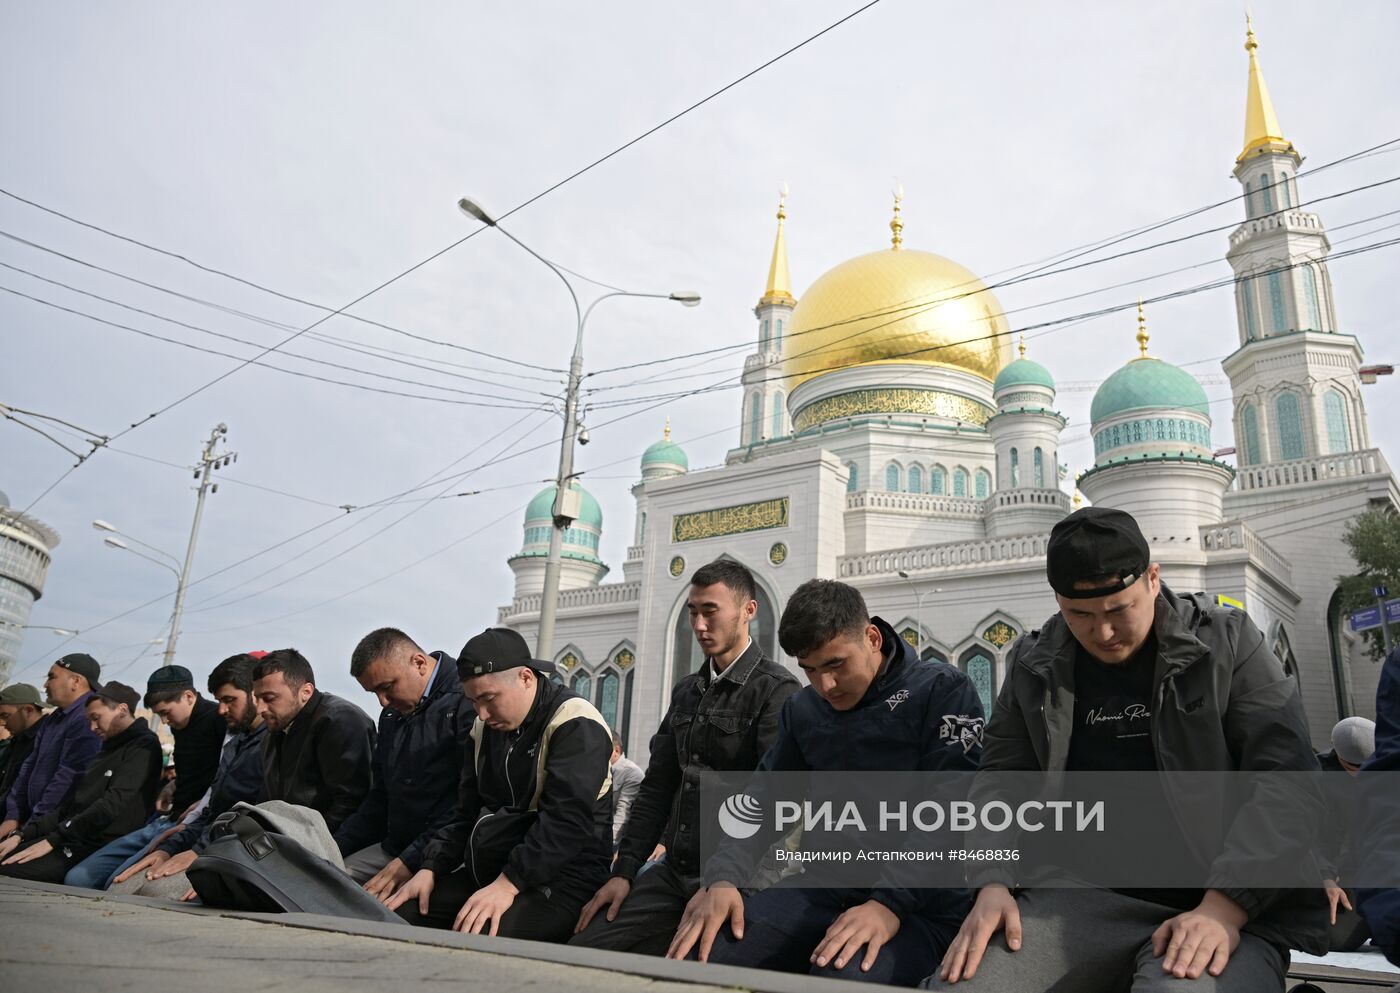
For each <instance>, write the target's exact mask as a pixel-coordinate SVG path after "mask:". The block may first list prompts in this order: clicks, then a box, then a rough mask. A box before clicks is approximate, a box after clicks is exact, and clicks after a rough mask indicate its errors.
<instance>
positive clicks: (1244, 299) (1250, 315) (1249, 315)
mask: <svg viewBox="0 0 1400 993" xmlns="http://www.w3.org/2000/svg"><path fill="white" fill-rule="evenodd" d="M1235 292H1236V293H1238V294H1239V297H1240V304H1241V306H1242V307H1243V308H1244V333H1245V337H1247V338H1248V339H1249V340H1250V341H1253V340H1254V339H1255V338H1258V337H1259V316H1258V315H1257V314H1256V313H1255V312H1254V281H1253V280H1250V279H1241V280H1240V281H1239V282H1237V283H1236V284H1235Z"/></svg>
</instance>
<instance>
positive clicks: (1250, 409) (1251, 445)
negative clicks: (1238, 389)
mask: <svg viewBox="0 0 1400 993" xmlns="http://www.w3.org/2000/svg"><path fill="white" fill-rule="evenodd" d="M1240 423H1241V424H1243V425H1244V464H1245V465H1254V464H1256V463H1257V462H1259V461H1260V458H1259V413H1258V411H1256V410H1255V409H1254V404H1252V403H1247V404H1245V405H1244V410H1242V411H1240Z"/></svg>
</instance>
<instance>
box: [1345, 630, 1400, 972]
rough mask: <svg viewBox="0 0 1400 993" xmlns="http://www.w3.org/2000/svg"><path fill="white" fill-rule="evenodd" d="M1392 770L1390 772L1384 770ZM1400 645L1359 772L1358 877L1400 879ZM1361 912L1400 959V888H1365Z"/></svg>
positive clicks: (1388, 953)
mask: <svg viewBox="0 0 1400 993" xmlns="http://www.w3.org/2000/svg"><path fill="white" fill-rule="evenodd" d="M1385 773H1389V775H1385ZM1397 779H1400V648H1398V649H1396V650H1395V651H1393V652H1391V653H1390V658H1388V659H1386V661H1385V668H1384V669H1382V670H1381V681H1380V686H1379V687H1377V689H1376V751H1375V754H1374V755H1372V756H1371V757H1370V759H1368V760H1367V761H1366V764H1365V765H1363V766H1362V767H1361V774H1360V775H1359V776H1357V782H1358V785H1359V786H1360V787H1361V793H1362V797H1363V803H1364V804H1365V806H1364V808H1363V823H1362V825H1361V831H1360V833H1359V835H1358V836H1357V838H1358V840H1357V841H1355V842H1354V844H1356V845H1358V846H1359V847H1360V851H1361V872H1360V874H1359V875H1358V877H1357V879H1358V881H1362V882H1364V881H1365V880H1366V879H1368V878H1370V879H1378V880H1397V879H1400V789H1397V788H1396V786H1395V782H1396V780H1397ZM1357 896H1358V898H1359V906H1358V908H1357V909H1358V910H1360V911H1361V916H1362V917H1364V918H1365V919H1366V923H1367V924H1368V925H1370V928H1371V940H1372V941H1374V942H1375V943H1376V946H1377V947H1379V948H1380V949H1381V951H1383V952H1385V957H1386V958H1388V959H1390V961H1391V962H1393V963H1395V964H1396V965H1400V888H1397V887H1394V886H1391V887H1389V888H1386V889H1361V890H1360V891H1359V892H1358V894H1357Z"/></svg>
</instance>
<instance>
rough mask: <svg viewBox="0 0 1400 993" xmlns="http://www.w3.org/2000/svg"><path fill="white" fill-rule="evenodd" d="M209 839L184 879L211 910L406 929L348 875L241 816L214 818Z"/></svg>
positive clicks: (228, 814) (233, 813)
mask: <svg viewBox="0 0 1400 993" xmlns="http://www.w3.org/2000/svg"><path fill="white" fill-rule="evenodd" d="M209 837H210V841H209V846H208V847H207V848H205V850H204V853H203V854H202V855H200V856H199V858H197V859H195V861H194V864H193V865H191V866H190V867H189V869H188V870H186V873H185V874H186V875H187V876H189V880H190V885H191V886H193V887H194V890H195V892H196V893H198V894H199V898H200V900H202V901H203V902H204V905H205V906H207V907H219V908H221V909H224V910H248V911H264V912H270V913H298V912H300V913H306V914H326V915H328V916H331V917H353V918H355V919H357V920H362V921H384V922H388V923H394V924H400V923H403V920H402V918H400V917H399V915H398V914H395V913H394V912H393V911H392V910H390V909H389V908H388V907H385V906H384V905H383V904H382V903H380V902H379V901H378V900H376V899H375V898H374V897H372V896H370V895H369V894H368V893H366V892H365V891H364V890H362V889H360V887H359V886H358V885H357V884H356V883H355V881H354V880H353V879H351V878H350V877H349V876H348V875H346V874H345V873H344V872H342V871H341V870H339V869H337V868H336V867H335V866H334V865H332V864H331V863H329V862H327V861H326V860H325V859H323V858H319V857H317V856H315V855H312V854H311V853H310V852H308V851H307V850H306V849H305V848H303V847H302V846H301V845H300V844H298V843H297V842H296V841H295V840H293V839H291V838H289V837H287V836H286V835H284V834H277V833H275V832H273V831H269V830H267V828H266V827H264V826H263V825H262V824H261V823H259V822H258V820H257V819H256V818H255V817H253V816H251V815H250V814H248V813H246V812H244V811H242V810H230V811H228V812H226V813H223V814H220V815H219V816H218V817H217V818H215V819H214V823H213V824H212V825H211V826H210V828H209Z"/></svg>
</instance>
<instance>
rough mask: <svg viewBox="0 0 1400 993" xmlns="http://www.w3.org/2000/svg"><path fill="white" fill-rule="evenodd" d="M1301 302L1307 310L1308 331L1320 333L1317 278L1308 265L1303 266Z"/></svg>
mask: <svg viewBox="0 0 1400 993" xmlns="http://www.w3.org/2000/svg"><path fill="white" fill-rule="evenodd" d="M1303 301H1304V303H1305V304H1306V305H1307V308H1308V329H1309V330H1311V331H1321V330H1322V310H1321V308H1319V307H1318V305H1317V276H1315V275H1314V274H1313V267H1312V266H1310V265H1305V266H1303Z"/></svg>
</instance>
